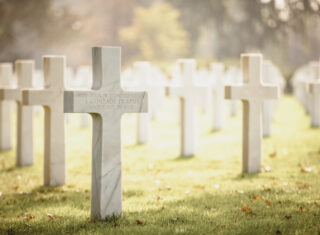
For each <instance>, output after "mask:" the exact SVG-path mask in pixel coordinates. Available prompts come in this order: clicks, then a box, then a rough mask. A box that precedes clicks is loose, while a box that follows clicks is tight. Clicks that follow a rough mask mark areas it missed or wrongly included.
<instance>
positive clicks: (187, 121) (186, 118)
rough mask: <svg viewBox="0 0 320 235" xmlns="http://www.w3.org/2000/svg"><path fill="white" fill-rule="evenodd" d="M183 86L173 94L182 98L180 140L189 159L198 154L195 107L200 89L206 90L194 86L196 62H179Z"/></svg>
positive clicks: (184, 153) (181, 60) (176, 88)
mask: <svg viewBox="0 0 320 235" xmlns="http://www.w3.org/2000/svg"><path fill="white" fill-rule="evenodd" d="M178 64H179V68H180V76H181V78H182V82H183V83H182V85H181V86H177V87H173V88H171V89H173V93H174V94H176V95H177V96H179V97H180V112H181V114H180V125H181V129H180V132H181V134H180V138H181V141H180V142H181V145H180V147H181V156H183V157H189V156H192V155H194V154H195V153H196V120H195V118H196V116H195V115H196V113H195V105H196V100H197V95H198V94H197V93H198V92H199V89H200V90H202V91H205V88H202V87H198V86H196V85H195V84H194V81H193V80H194V77H195V75H196V61H195V60H193V59H180V60H178Z"/></svg>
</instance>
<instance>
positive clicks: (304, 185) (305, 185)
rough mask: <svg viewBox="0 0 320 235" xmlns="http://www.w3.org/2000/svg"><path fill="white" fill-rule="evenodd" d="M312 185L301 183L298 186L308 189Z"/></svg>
mask: <svg viewBox="0 0 320 235" xmlns="http://www.w3.org/2000/svg"><path fill="white" fill-rule="evenodd" d="M309 187H310V185H309V184H306V183H305V184H300V185H298V188H299V189H308V188H309Z"/></svg>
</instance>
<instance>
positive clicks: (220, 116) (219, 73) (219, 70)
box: [211, 63, 226, 131]
mask: <svg viewBox="0 0 320 235" xmlns="http://www.w3.org/2000/svg"><path fill="white" fill-rule="evenodd" d="M211 74H212V75H211V82H212V83H213V84H212V86H211V87H212V90H213V96H212V98H213V102H212V106H213V115H212V130H213V131H219V130H221V129H222V127H223V123H224V119H225V118H226V117H225V108H224V107H225V101H224V86H225V81H224V80H225V79H224V65H223V64H221V63H212V64H211Z"/></svg>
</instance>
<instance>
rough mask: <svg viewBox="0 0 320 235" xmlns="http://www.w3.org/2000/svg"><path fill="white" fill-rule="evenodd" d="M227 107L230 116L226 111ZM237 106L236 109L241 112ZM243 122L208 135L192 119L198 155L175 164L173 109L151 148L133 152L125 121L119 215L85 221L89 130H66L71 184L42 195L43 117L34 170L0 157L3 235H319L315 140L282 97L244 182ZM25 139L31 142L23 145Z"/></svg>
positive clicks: (234, 120)
mask: <svg viewBox="0 0 320 235" xmlns="http://www.w3.org/2000/svg"><path fill="white" fill-rule="evenodd" d="M227 107H229V106H227ZM240 108H241V106H239V110H240ZM241 117H242V115H241V113H240V112H238V114H237V116H236V117H228V118H227V120H226V123H225V126H224V129H223V130H222V131H220V132H211V131H210V126H211V125H210V123H211V115H209V114H203V113H201V112H199V113H198V115H197V118H198V120H197V124H198V127H199V128H198V133H197V134H198V152H197V155H196V156H194V157H192V158H181V157H180V156H179V148H180V147H179V122H178V103H177V100H175V99H168V100H166V101H165V102H164V103H163V106H162V110H161V112H160V113H159V118H158V119H156V120H155V121H153V122H152V140H151V142H150V143H149V144H147V145H136V144H135V142H136V134H135V133H136V125H135V124H136V116H135V115H125V116H124V117H123V119H122V144H123V148H122V169H123V173H122V182H123V185H122V186H123V215H122V217H121V218H111V219H110V220H108V221H92V220H90V218H89V217H90V187H91V186H90V185H91V131H92V129H91V126H90V127H87V128H79V115H78V114H72V115H71V116H70V118H71V119H70V121H69V122H68V123H67V125H66V156H67V175H68V176H67V177H68V178H67V184H66V185H65V186H62V187H43V186H42V177H43V166H42V164H43V155H42V154H43V139H42V137H43V116H42V115H40V116H38V117H37V118H36V119H35V146H36V147H35V151H36V164H35V165H34V166H31V167H16V166H15V150H11V151H7V152H1V154H0V192H1V196H0V233H1V234H29V233H34V234H41V233H43V234H173V233H180V234H281V233H282V234H318V233H319V232H320V174H319V173H320V154H319V149H320V130H319V129H312V128H310V127H309V126H310V124H309V123H310V120H309V117H308V116H307V115H306V114H305V113H304V111H303V109H302V107H301V106H300V105H299V104H298V102H297V101H296V100H295V99H294V98H293V97H290V96H285V97H283V98H282V99H281V100H280V102H279V105H278V107H277V110H276V113H275V119H274V121H273V124H272V137H271V138H267V139H264V141H263V157H264V169H265V171H264V172H263V173H260V174H253V175H247V174H241V161H242V160H241V131H242V127H241V126H242V121H241ZM26 138H28V136H26Z"/></svg>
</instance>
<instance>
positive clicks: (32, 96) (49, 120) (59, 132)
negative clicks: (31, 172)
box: [22, 56, 66, 186]
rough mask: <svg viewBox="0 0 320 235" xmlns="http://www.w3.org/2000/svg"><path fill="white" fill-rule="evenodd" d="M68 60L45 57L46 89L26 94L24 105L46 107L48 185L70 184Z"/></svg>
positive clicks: (45, 129) (57, 57)
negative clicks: (66, 108)
mask: <svg viewBox="0 0 320 235" xmlns="http://www.w3.org/2000/svg"><path fill="white" fill-rule="evenodd" d="M64 69H65V57H64V56H44V57H43V74H44V89H41V90H36V89H28V90H23V91H22V100H23V105H42V106H43V107H44V115H45V116H44V119H45V123H44V125H45V126H44V185H49V186H57V185H62V184H65V182H66V163H65V148H64V147H65V146H64V140H65V137H64V113H63V91H64Z"/></svg>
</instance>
